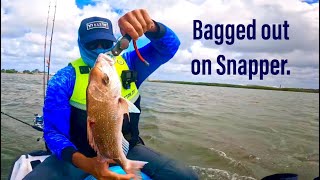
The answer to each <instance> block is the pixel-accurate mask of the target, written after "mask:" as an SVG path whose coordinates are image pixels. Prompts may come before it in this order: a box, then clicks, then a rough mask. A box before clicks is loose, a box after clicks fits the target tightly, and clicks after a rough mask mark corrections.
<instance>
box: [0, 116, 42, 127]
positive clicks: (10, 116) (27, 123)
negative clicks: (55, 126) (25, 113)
mask: <svg viewBox="0 0 320 180" xmlns="http://www.w3.org/2000/svg"><path fill="white" fill-rule="evenodd" d="M1 114H4V115H6V116H8V117H11V118H12V119H14V120H16V121H19V122H21V123H23V124H25V125H27V126H30V127H32V128H34V129H36V130H38V131H42V128H40V127H38V126H35V125H32V124H29V123H26V122H24V121H22V120H20V119H18V118H16V117H13V116H11V115H9V114H7V113H4V112H2V111H1Z"/></svg>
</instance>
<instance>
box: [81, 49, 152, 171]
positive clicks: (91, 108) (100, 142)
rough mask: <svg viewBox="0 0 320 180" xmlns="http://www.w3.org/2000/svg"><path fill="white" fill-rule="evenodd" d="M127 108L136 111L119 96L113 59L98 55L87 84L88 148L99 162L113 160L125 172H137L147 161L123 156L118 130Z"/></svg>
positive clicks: (127, 111) (137, 110)
mask: <svg viewBox="0 0 320 180" xmlns="http://www.w3.org/2000/svg"><path fill="white" fill-rule="evenodd" d="M129 111H130V112H135V113H139V112H140V111H139V109H138V108H137V107H136V106H135V105H134V104H132V103H131V102H130V101H128V100H126V99H124V98H123V97H121V82H120V79H119V76H118V74H117V72H116V69H115V66H114V60H113V59H112V58H111V57H109V56H108V55H105V54H100V55H99V56H98V58H97V60H96V63H95V65H94V67H93V68H92V70H91V71H90V75H89V84H88V87H87V113H88V119H87V134H88V141H89V144H90V145H91V147H92V148H93V149H94V150H95V151H96V152H97V158H98V159H99V160H101V161H104V160H107V159H112V160H114V161H115V162H116V163H118V164H119V165H120V166H121V167H122V168H123V170H124V171H125V172H127V173H132V174H136V173H137V172H140V169H141V168H142V167H143V166H144V165H145V164H146V163H147V162H143V161H132V160H129V159H127V158H126V156H125V154H124V152H123V149H122V141H123V139H124V138H123V134H122V132H121V129H122V123H123V116H124V114H128V117H129Z"/></svg>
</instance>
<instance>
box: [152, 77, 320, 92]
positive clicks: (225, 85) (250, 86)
mask: <svg viewBox="0 0 320 180" xmlns="http://www.w3.org/2000/svg"><path fill="white" fill-rule="evenodd" d="M148 82H157V83H173V84H188V85H201V86H218V87H231V88H245V89H261V90H274V91H290V92H306V93H319V89H304V88H276V87H268V86H258V85H236V84H222V83H206V82H187V81H167V80H148Z"/></svg>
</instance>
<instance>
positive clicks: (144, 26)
mask: <svg viewBox="0 0 320 180" xmlns="http://www.w3.org/2000/svg"><path fill="white" fill-rule="evenodd" d="M118 24H119V28H120V31H121V34H122V35H125V34H129V36H131V38H132V39H133V40H137V39H138V38H139V37H140V36H142V35H143V34H144V33H145V32H147V31H149V32H157V30H158V29H157V26H156V25H155V23H154V22H153V21H152V19H151V18H150V16H149V14H148V12H147V11H146V10H145V9H136V10H133V11H131V12H128V13H126V14H125V15H123V16H122V17H121V18H120V19H119V21H118Z"/></svg>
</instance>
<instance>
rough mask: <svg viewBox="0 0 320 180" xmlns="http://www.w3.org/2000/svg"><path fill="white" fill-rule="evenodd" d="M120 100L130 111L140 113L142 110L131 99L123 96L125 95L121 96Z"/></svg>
mask: <svg viewBox="0 0 320 180" xmlns="http://www.w3.org/2000/svg"><path fill="white" fill-rule="evenodd" d="M119 102H120V103H121V104H122V105H124V106H125V107H127V108H128V111H129V112H131V113H140V110H139V109H138V108H137V107H136V105H134V104H133V103H132V102H131V101H129V100H127V99H125V98H123V97H120V98H119ZM126 104H127V105H126ZM125 109H126V108H125Z"/></svg>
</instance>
